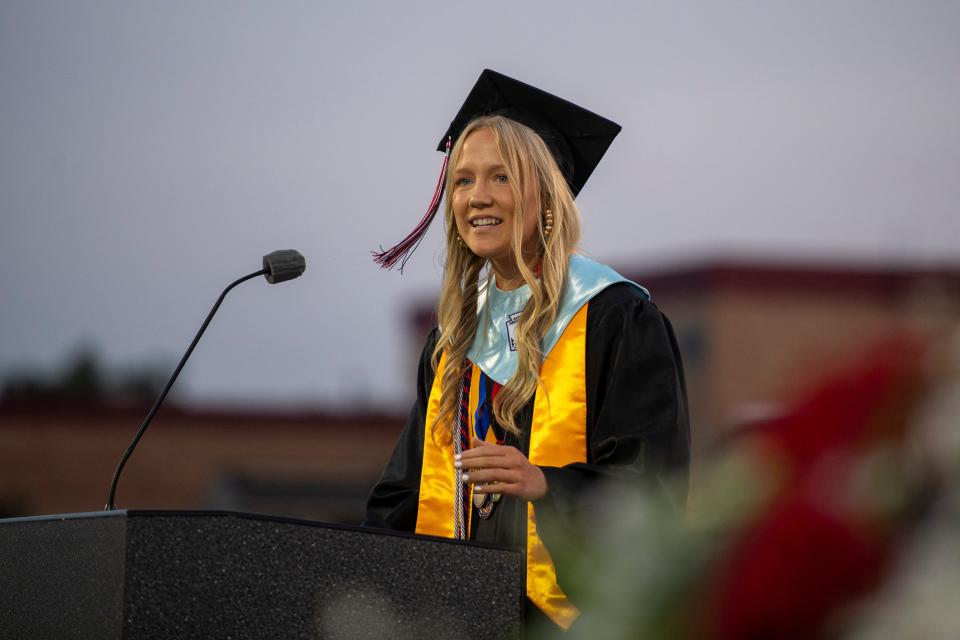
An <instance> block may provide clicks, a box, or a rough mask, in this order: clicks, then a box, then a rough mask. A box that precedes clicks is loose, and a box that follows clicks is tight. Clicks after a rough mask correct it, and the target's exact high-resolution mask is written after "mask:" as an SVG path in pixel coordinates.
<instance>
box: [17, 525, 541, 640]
mask: <svg viewBox="0 0 960 640" xmlns="http://www.w3.org/2000/svg"><path fill="white" fill-rule="evenodd" d="M522 563H523V558H522V556H521V554H520V553H519V552H516V551H511V550H506V549H498V548H495V547H488V546H480V545H475V544H468V543H462V542H457V541H453V540H442V539H438V538H429V537H422V536H412V535H404V534H397V533H389V532H381V531H378V530H372V529H362V528H359V527H347V526H340V525H331V524H321V523H315V522H305V521H301V520H293V519H288V518H276V517H270V516H258V515H251V514H243V513H230V512H209V511H186V512H172V511H111V512H100V513H87V514H69V515H62V516H44V517H36V518H14V519H9V520H0V638H96V639H97V640H106V639H111V638H125V639H140V638H163V639H165V640H169V639H171V638H232V639H241V638H271V639H274V638H334V639H338V640H339V639H352V638H429V639H430V640H440V639H444V638H451V639H453V638H456V639H460V638H478V639H486V638H490V639H491V640H493V639H496V640H502V639H504V638H519V637H520V636H521V633H522V623H523V619H522V618H523V591H524V588H523V564H522ZM491 612H496V613H495V615H491Z"/></svg>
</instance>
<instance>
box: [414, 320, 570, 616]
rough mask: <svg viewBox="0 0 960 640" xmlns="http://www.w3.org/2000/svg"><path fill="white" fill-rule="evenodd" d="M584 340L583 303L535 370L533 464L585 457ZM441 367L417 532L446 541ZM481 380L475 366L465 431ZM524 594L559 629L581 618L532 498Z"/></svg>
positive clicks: (449, 457) (447, 478)
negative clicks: (437, 430)
mask: <svg viewBox="0 0 960 640" xmlns="http://www.w3.org/2000/svg"><path fill="white" fill-rule="evenodd" d="M586 338H587V305H584V306H583V307H582V308H581V309H580V311H578V312H577V314H576V315H575V316H574V317H573V319H572V320H571V321H570V323H569V324H568V325H567V327H566V329H564V332H563V334H562V335H561V336H560V339H559V340H558V341H557V344H556V345H554V347H553V349H552V350H551V351H550V353H549V354H548V355H547V357H546V358H544V361H543V365H542V366H541V367H540V380H541V384H540V386H539V387H538V388H537V393H536V396H535V398H534V404H533V421H532V423H531V425H530V451H529V454H528V458H529V459H530V462H532V463H533V464H535V465H539V466H544V467H562V466H564V465H567V464H572V463H574V462H586V461H587V434H586V425H587V385H586V371H585V365H586V361H585V359H586ZM445 364H446V353H444V354H443V355H442V356H441V357H440V363H439V365H438V366H437V373H436V375H435V376H434V378H433V388H432V389H431V390H430V399H429V400H428V401H427V415H426V420H425V421H424V437H423V442H424V445H423V467H422V471H421V474H420V500H419V505H418V509H417V528H416V532H417V533H422V534H426V535H432V536H441V537H445V538H452V537H453V519H454V513H453V510H454V509H453V504H454V491H455V487H454V469H453V443H452V442H450V443H446V444H444V443H440V442H437V441H436V440H435V439H434V434H433V432H432V429H431V425H432V424H433V421H434V419H435V417H436V416H437V414H438V413H439V409H440V382H441V380H442V378H443V368H444V365H445ZM479 379H480V374H479V370H478V368H477V366H476V365H474V368H473V373H472V376H471V384H470V404H469V416H470V432H471V433H473V417H474V414H475V412H476V408H477V401H478V398H479V393H478V389H479ZM491 432H492V430H491ZM490 435H492V434H488V436H490ZM527 597H528V598H530V600H531V601H532V602H533V603H534V604H535V605H537V607H538V608H539V609H540V610H541V611H543V612H544V613H545V614H546V615H547V616H548V617H549V618H550V619H551V620H553V622H554V623H556V624H557V625H558V626H560V627H563V628H564V629H567V628H569V627H570V625H571V624H573V621H574V620H575V619H576V618H577V616H578V615H580V612H579V611H578V610H577V608H576V607H575V606H573V604H571V603H570V601H569V600H567V597H566V595H564V593H563V591H562V590H561V589H560V585H558V584H557V572H556V569H555V568H554V565H553V560H552V559H551V558H550V553H549V552H548V551H547V548H546V547H545V546H544V544H543V542H542V541H541V540H540V536H539V535H538V534H537V521H536V514H535V513H534V509H533V503H528V504H527Z"/></svg>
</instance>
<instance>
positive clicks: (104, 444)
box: [0, 403, 403, 524]
mask: <svg viewBox="0 0 960 640" xmlns="http://www.w3.org/2000/svg"><path fill="white" fill-rule="evenodd" d="M146 410H147V407H137V408H136V409H133V408H129V407H127V408H124V407H116V406H110V405H109V404H97V405H92V406H84V405H82V404H77V403H69V404H64V405H61V406H56V405H53V406H50V405H49V404H48V405H47V406H38V405H36V404H21V403H12V404H11V403H4V404H0V517H11V516H20V515H35V514H51V513H67V512H80V511H97V510H100V509H103V507H104V505H105V503H106V501H107V494H108V492H109V488H110V480H111V477H112V474H113V471H114V469H115V467H116V465H117V462H118V459H119V457H120V454H121V453H122V452H123V450H124V448H125V447H126V446H127V444H128V443H129V442H130V440H131V438H132V437H133V435H134V433H135V431H136V429H137V427H138V426H139V424H140V422H141V421H142V420H143V416H144V414H145V413H146ZM402 422H403V421H402V417H400V416H385V415H329V414H322V413H283V412H265V411H259V412H258V411H241V410H221V411H211V410H191V409H184V408H180V407H175V406H174V407H165V408H164V409H162V410H161V411H160V413H159V414H158V416H157V418H156V419H155V420H154V422H153V424H152V425H151V426H150V429H149V430H148V431H147V433H146V435H145V436H144V437H143V439H142V440H141V442H140V445H139V446H138V448H137V449H136V451H135V452H134V453H133V456H132V457H131V458H130V461H129V462H128V463H127V465H126V468H125V470H124V472H123V476H122V478H121V480H120V484H119V489H118V491H117V499H116V502H117V505H118V506H119V507H120V508H127V507H129V508H137V509H197V508H206V509H229V510H237V511H249V512H258V513H269V514H277V515H285V516H290V517H300V518H307V519H314V520H325V521H329V522H346V523H355V524H357V523H359V522H360V521H361V520H362V518H363V506H364V504H365V500H366V497H367V494H368V493H369V491H370V488H371V487H372V485H373V483H374V482H375V481H376V479H377V478H378V477H379V474H380V471H381V470H382V468H383V465H384V463H385V462H386V460H387V457H388V456H389V455H390V451H391V450H392V448H393V444H394V441H395V440H396V437H397V435H398V433H399V429H400V427H401V426H402Z"/></svg>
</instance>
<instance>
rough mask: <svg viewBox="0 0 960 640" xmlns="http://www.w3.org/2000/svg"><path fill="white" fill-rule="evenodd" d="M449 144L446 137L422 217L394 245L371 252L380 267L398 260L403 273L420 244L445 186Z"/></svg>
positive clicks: (388, 265)
mask: <svg viewBox="0 0 960 640" xmlns="http://www.w3.org/2000/svg"><path fill="white" fill-rule="evenodd" d="M450 145H451V140H450V138H447V150H446V152H445V153H444V155H443V165H441V167H440V179H439V180H437V188H436V189H434V191H433V199H432V200H431V201H430V206H429V207H428V208H427V212H426V213H425V214H424V215H423V218H422V219H421V220H420V222H419V223H418V224H417V226H416V227H414V229H413V231H411V232H410V234H409V235H407V237H406V238H404V239H403V240H401V241H400V242H398V243H397V244H396V245H394V246H392V247H390V248H389V249H387V250H386V251H384V250H383V247H382V246H381V247H380V251H379V252H377V251H372V252H371V253H372V254H373V261H374V262H376V263H377V264H379V265H380V267H381V268H383V269H392V268H393V267H394V266H396V264H397V262H399V263H400V273H403V268H404V267H405V266H406V264H407V260H409V259H410V256H412V255H413V252H414V251H416V250H417V247H418V246H420V241H421V240H423V236H424V235H426V233H427V229H429V228H430V223H431V222H433V218H434V216H436V215H437V210H438V209H439V208H440V201H441V200H443V192H444V190H445V189H446V186H447V180H446V178H447V163H448V162H449V161H450Z"/></svg>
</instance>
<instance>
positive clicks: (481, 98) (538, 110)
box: [437, 69, 621, 195]
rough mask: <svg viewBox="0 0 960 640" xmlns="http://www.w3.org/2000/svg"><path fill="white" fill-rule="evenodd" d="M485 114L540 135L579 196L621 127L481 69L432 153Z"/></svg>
mask: <svg viewBox="0 0 960 640" xmlns="http://www.w3.org/2000/svg"><path fill="white" fill-rule="evenodd" d="M491 114H499V115H503V116H504V117H507V118H510V119H511V120H515V121H517V122H519V123H520V124H523V125H526V126H528V127H530V128H531V129H533V130H534V131H536V132H537V133H538V134H540V137H541V138H543V141H544V142H546V143H547V147H548V148H549V149H550V151H551V152H552V153H553V157H554V159H555V160H556V161H557V164H558V165H559V166H560V170H561V171H563V172H564V176H565V177H566V178H567V184H568V185H570V191H572V192H573V195H577V194H578V193H580V189H582V188H583V185H584V184H586V182H587V178H589V177H590V174H591V173H593V170H594V169H595V168H596V167H597V165H598V164H599V163H600V159H601V158H602V157H603V154H604V153H606V151H607V148H608V147H609V146H610V143H611V142H613V139H614V138H615V137H617V134H618V133H620V128H621V127H620V125H618V124H617V123H616V122H612V121H610V120H607V119H606V118H604V117H603V116H598V115H597V114H595V113H593V112H592V111H587V110H586V109H584V108H583V107H580V106H577V105H575V104H573V103H572V102H568V101H567V100H564V99H563V98H558V97H557V96H555V95H551V94H549V93H547V92H546V91H543V90H541V89H537V88H536V87H531V86H530V85H528V84H525V83H523V82H520V81H519V80H514V79H513V78H509V77H507V76H505V75H503V74H502V73H497V72H496V71H492V70H490V69H484V70H483V73H481V74H480V77H479V78H478V79H477V82H476V84H475V85H473V89H471V90H470V95H468V96H467V99H466V101H465V102H464V103H463V106H462V107H460V111H459V112H457V115H456V117H455V118H454V119H453V121H452V122H451V123H450V128H449V129H447V132H446V133H445V134H443V138H442V139H441V140H440V146H439V147H437V150H438V151H443V150H444V149H446V145H447V139H448V138H449V139H451V140H452V141H454V142H456V140H457V138H458V137H459V136H460V132H462V131H463V129H464V128H465V127H466V126H467V125H468V124H469V123H470V121H471V120H473V119H474V118H478V117H480V116H486V115H491Z"/></svg>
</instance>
